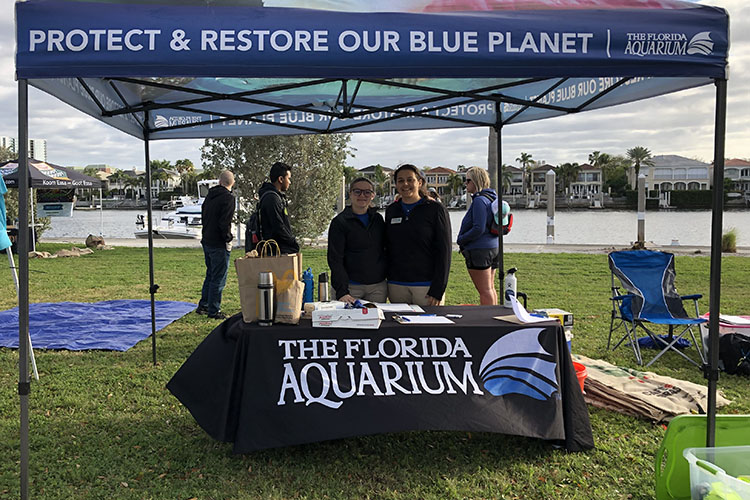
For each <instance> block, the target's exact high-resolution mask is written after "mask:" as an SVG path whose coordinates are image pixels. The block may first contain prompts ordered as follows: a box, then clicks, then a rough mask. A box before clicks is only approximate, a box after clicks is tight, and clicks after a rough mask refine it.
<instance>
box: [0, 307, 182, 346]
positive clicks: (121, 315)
mask: <svg viewBox="0 0 750 500" xmlns="http://www.w3.org/2000/svg"><path fill="white" fill-rule="evenodd" d="M195 307H196V305H195V304H191V303H190V302H175V301H170V300H158V301H156V331H159V330H161V329H162V328H164V327H165V326H167V325H169V324H170V323H172V322H173V321H176V320H178V319H180V318H181V317H183V316H184V315H185V314H187V313H189V312H190V311H192V310H194V309H195ZM0 325H2V327H0V347H12V348H17V347H18V308H17V307H14V308H13V309H9V310H7V311H0ZM29 333H30V335H31V343H32V344H33V346H34V348H35V349H68V350H70V351H83V350H87V349H106V350H111V351H127V350H128V349H130V348H131V347H133V346H134V345H135V344H137V343H138V342H140V341H141V340H143V339H145V338H147V337H148V336H149V335H151V301H149V300H107V301H104V302H94V303H85V302H56V303H40V304H29Z"/></svg>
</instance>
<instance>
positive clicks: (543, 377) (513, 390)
mask: <svg viewBox="0 0 750 500" xmlns="http://www.w3.org/2000/svg"><path fill="white" fill-rule="evenodd" d="M542 331H543V329H542V328H524V329H522V330H516V331H514V332H512V333H509V334H508V335H505V336H503V337H501V338H499V339H498V340H497V341H496V342H495V343H494V344H492V345H491V346H490V348H489V349H488V350H487V352H486V353H485V355H484V358H483V359H482V363H481V365H480V366H479V376H480V378H481V380H482V383H483V384H484V388H485V389H486V390H487V392H489V393H490V394H493V395H495V396H505V395H506V394H522V395H524V396H529V397H531V398H534V399H538V400H541V401H544V400H547V399H551V398H552V396H553V394H555V393H558V395H559V391H558V388H559V384H558V382H557V375H556V366H557V364H556V363H555V357H554V356H553V355H552V354H550V353H549V352H547V351H546V350H545V349H544V347H543V346H542V345H541V344H540V343H539V334H540V333H541V332H542Z"/></svg>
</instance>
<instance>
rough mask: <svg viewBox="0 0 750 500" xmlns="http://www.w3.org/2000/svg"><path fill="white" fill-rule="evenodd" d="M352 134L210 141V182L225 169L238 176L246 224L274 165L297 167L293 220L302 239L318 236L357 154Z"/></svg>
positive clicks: (205, 159)
mask: <svg viewBox="0 0 750 500" xmlns="http://www.w3.org/2000/svg"><path fill="white" fill-rule="evenodd" d="M350 137H351V136H350V134H329V135H295V136H267V137H237V138H221V139H206V140H205V142H204V145H203V146H202V147H201V162H202V164H203V166H204V169H205V172H206V174H207V175H209V176H210V178H216V177H217V176H218V175H219V173H220V172H221V171H222V170H224V169H229V170H231V171H232V172H233V173H234V177H235V181H236V184H235V190H236V191H237V194H238V195H239V196H240V198H241V199H242V200H246V201H247V202H248V203H246V204H245V205H242V204H241V209H240V211H239V212H238V214H237V220H242V221H244V220H245V219H246V218H247V216H248V215H249V212H250V211H251V210H253V209H254V207H255V200H256V199H257V192H258V189H259V188H260V186H261V185H262V184H263V181H264V180H267V176H268V172H269V170H270V169H271V165H272V164H273V163H274V162H276V161H283V162H285V163H287V164H289V165H291V166H292V185H291V187H290V189H289V192H288V193H287V196H288V197H289V219H290V221H291V223H292V230H293V231H294V234H295V235H296V236H297V237H298V238H300V237H302V238H304V237H317V236H319V235H320V234H322V233H323V231H325V229H326V228H327V227H328V224H329V223H330V222H331V218H332V217H333V215H334V210H335V206H336V199H337V197H338V195H339V187H340V184H341V176H342V175H343V173H344V164H345V162H346V160H347V157H349V156H350V155H351V150H350V148H349V140H350Z"/></svg>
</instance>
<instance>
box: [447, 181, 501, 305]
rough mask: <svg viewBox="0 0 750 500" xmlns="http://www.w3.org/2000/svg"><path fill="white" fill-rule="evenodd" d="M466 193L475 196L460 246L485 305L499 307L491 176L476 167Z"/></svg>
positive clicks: (481, 301)
mask: <svg viewBox="0 0 750 500" xmlns="http://www.w3.org/2000/svg"><path fill="white" fill-rule="evenodd" d="M466 192H467V193H469V194H471V198H472V201H471V207H469V210H468V211H467V212H466V215H465V216H464V219H463V221H462V222H461V230H460V231H459V233H458V238H457V240H456V243H458V247H459V249H460V250H461V255H463V256H464V259H466V268H467V269H468V271H469V276H470V277H471V281H473V282H474V287H475V288H476V289H477V291H478V292H479V303H480V304H481V305H495V304H497V291H496V290H495V270H496V269H497V253H498V241H497V236H495V235H493V234H492V233H491V232H490V223H491V221H492V219H491V218H492V217H493V215H492V202H493V201H495V199H497V193H496V192H495V190H494V189H490V176H489V175H488V174H487V171H486V170H484V169H483V168H479V167H472V168H470V169H469V170H468V171H467V172H466Z"/></svg>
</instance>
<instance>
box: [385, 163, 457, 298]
mask: <svg viewBox="0 0 750 500" xmlns="http://www.w3.org/2000/svg"><path fill="white" fill-rule="evenodd" d="M393 179H394V181H395V184H396V191H398V194H399V200H398V201H396V202H393V203H391V204H390V205H388V208H387V209H386V211H385V241H386V256H387V262H388V266H387V269H388V271H387V274H388V299H389V300H390V301H391V302H399V303H400V302H405V303H407V304H418V305H422V306H436V305H441V304H442V303H443V298H444V295H445V288H446V287H447V285H448V274H449V272H450V267H451V224H450V219H449V218H448V212H447V211H446V210H445V207H443V205H442V204H441V203H439V202H437V201H434V200H432V199H430V198H428V197H427V191H426V189H425V181H424V177H422V174H421V172H420V171H419V169H418V168H417V167H415V166H414V165H411V164H408V163H406V164H404V165H401V166H400V167H398V168H397V169H396V172H395V173H394V175H393Z"/></svg>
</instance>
